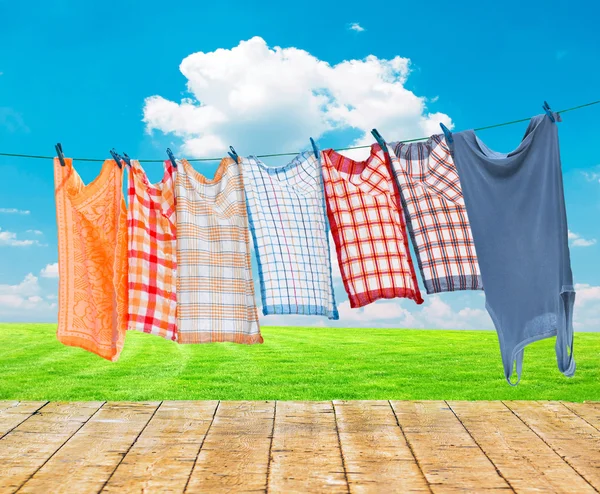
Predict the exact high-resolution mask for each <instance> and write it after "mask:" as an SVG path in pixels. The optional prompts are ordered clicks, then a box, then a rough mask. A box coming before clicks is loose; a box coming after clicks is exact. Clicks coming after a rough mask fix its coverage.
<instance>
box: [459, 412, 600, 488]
mask: <svg viewBox="0 0 600 494" xmlns="http://www.w3.org/2000/svg"><path fill="white" fill-rule="evenodd" d="M448 405H449V406H450V408H452V410H453V411H454V413H456V415H457V416H458V418H459V420H460V421H461V422H462V424H463V425H464V427H465V428H466V429H467V430H468V431H469V434H470V435H471V436H472V437H473V439H474V440H475V441H476V442H477V443H478V444H479V446H480V447H481V449H483V450H484V451H485V453H486V454H487V456H488V457H489V458H490V460H492V462H493V463H494V465H496V467H497V468H498V469H499V470H500V472H501V473H502V476H503V477H504V478H505V479H507V481H508V482H509V483H510V485H511V486H512V487H513V489H515V490H516V491H517V492H524V493H534V492H536V493H538V492H556V493H573V494H576V493H592V492H595V491H594V489H592V487H591V486H590V485H589V484H588V483H587V482H586V481H585V480H583V479H582V478H581V477H580V476H579V475H578V474H577V472H575V470H573V469H572V468H571V467H570V466H569V465H568V464H567V463H565V462H564V461H563V460H562V459H561V458H560V457H559V456H558V455H557V454H556V453H555V452H554V451H553V450H552V449H551V448H549V447H548V446H547V445H546V444H545V443H544V441H542V440H541V439H540V438H539V437H538V436H537V435H536V434H535V433H534V432H533V431H532V430H531V429H529V427H527V426H526V425H525V424H524V423H523V422H522V421H521V420H519V418H518V417H516V416H515V415H514V414H513V413H512V412H511V410H509V409H508V408H507V407H506V406H505V405H504V404H503V403H501V402H489V401H477V402H467V401H451V402H448Z"/></svg>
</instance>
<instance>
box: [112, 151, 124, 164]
mask: <svg viewBox="0 0 600 494" xmlns="http://www.w3.org/2000/svg"><path fill="white" fill-rule="evenodd" d="M110 154H111V156H112V157H113V159H114V160H115V161H116V162H117V165H119V168H123V165H122V164H121V162H122V161H123V158H121V156H120V155H119V153H117V152H116V151H115V148H112V149H111V150H110Z"/></svg>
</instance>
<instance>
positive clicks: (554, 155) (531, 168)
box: [451, 115, 575, 384]
mask: <svg viewBox="0 0 600 494" xmlns="http://www.w3.org/2000/svg"><path fill="white" fill-rule="evenodd" d="M451 149H452V150H453V156H454V162H455V163H456V167H457V170H458V174H459V177H460V182H461V186H462V190H463V194H464V198H465V204H466V207H467V210H468V212H469V220H470V223H471V228H472V230H473V239H474V240H475V246H476V248H477V256H478V259H479V266H480V269H481V277H482V279H483V286H484V287H485V298H486V308H487V311H488V312H489V314H490V316H491V318H492V320H493V322H494V325H495V327H496V330H497V332H498V339H499V341H500V350H501V353H502V361H503V364H504V374H505V376H506V379H507V381H508V382H509V383H510V384H513V383H512V382H511V378H512V376H513V366H514V365H515V363H516V374H517V381H516V383H514V384H518V382H519V380H520V379H521V369H522V364H523V352H524V348H525V346H527V345H528V344H530V343H532V342H534V341H538V340H541V339H544V338H550V337H552V336H556V356H557V361H558V368H559V369H560V371H561V372H562V373H563V374H565V375H566V376H572V375H573V374H574V372H575V360H574V359H573V304H574V301H575V291H574V287H573V276H572V272H571V261H570V253H569V245H568V239H567V234H568V231H567V218H566V211H565V199H564V191H563V183H562V171H561V162H560V152H559V144H558V129H557V126H556V124H555V123H552V121H551V120H550V119H549V118H547V117H546V115H539V116H537V117H534V118H532V119H531V122H530V123H529V126H528V128H527V131H526V132H525V136H524V138H523V140H522V142H521V144H520V145H519V146H518V147H517V148H516V149H515V150H514V151H512V152H510V153H499V152H496V151H493V150H491V149H490V148H489V147H488V146H486V145H485V144H484V143H483V142H482V141H481V140H480V139H479V137H477V135H476V134H475V132H473V131H472V130H469V131H465V132H458V133H456V134H453V143H452V144H451Z"/></svg>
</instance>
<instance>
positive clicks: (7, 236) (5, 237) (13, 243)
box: [0, 228, 47, 247]
mask: <svg viewBox="0 0 600 494" xmlns="http://www.w3.org/2000/svg"><path fill="white" fill-rule="evenodd" d="M30 245H37V246H38V247H46V245H47V244H41V243H40V242H39V241H38V240H21V239H18V238H17V234H16V233H14V232H8V231H6V230H4V231H2V228H0V246H8V247H28V246H30Z"/></svg>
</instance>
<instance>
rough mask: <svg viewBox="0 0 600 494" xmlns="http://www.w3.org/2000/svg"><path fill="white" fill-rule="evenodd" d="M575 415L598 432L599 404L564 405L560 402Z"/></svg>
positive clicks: (599, 424) (564, 403) (599, 428)
mask: <svg viewBox="0 0 600 494" xmlns="http://www.w3.org/2000/svg"><path fill="white" fill-rule="evenodd" d="M562 404H563V405H564V406H566V407H567V408H568V409H569V410H571V411H572V412H573V413H574V414H575V415H579V416H580V417H581V418H582V419H583V420H585V421H586V422H587V423H588V424H590V425H591V426H593V427H595V428H596V429H598V430H600V402H588V403H566V402H562Z"/></svg>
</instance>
